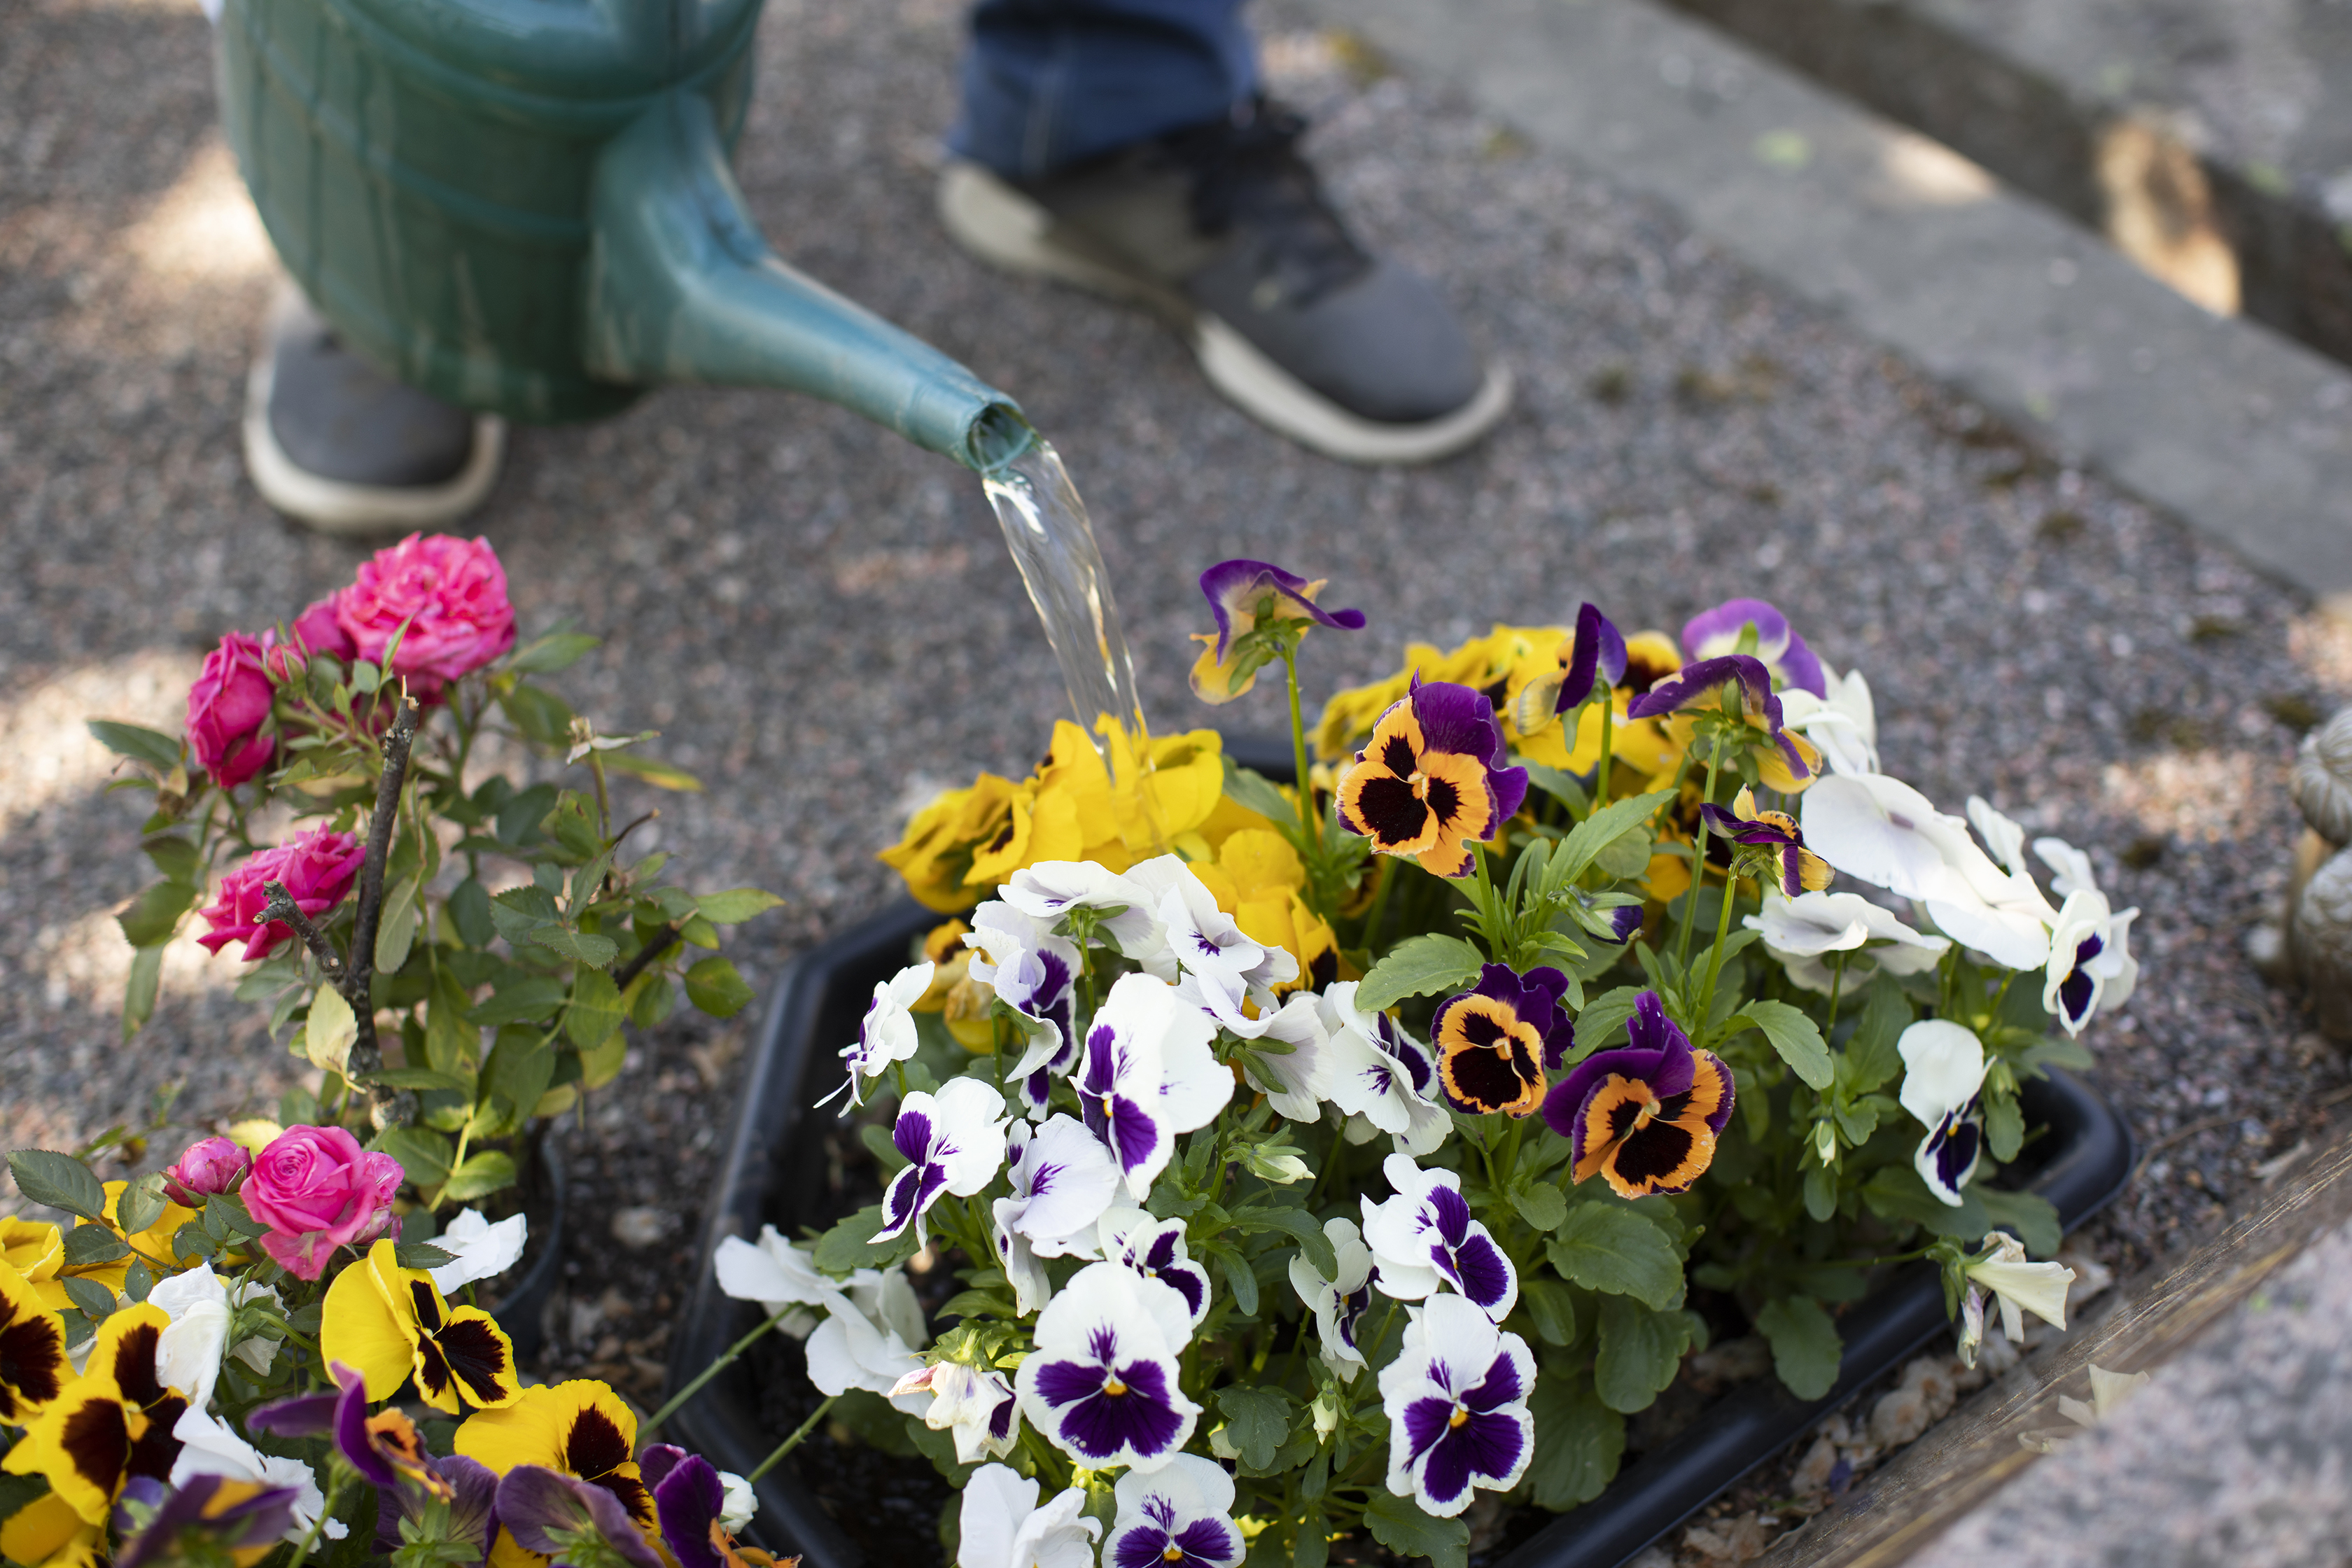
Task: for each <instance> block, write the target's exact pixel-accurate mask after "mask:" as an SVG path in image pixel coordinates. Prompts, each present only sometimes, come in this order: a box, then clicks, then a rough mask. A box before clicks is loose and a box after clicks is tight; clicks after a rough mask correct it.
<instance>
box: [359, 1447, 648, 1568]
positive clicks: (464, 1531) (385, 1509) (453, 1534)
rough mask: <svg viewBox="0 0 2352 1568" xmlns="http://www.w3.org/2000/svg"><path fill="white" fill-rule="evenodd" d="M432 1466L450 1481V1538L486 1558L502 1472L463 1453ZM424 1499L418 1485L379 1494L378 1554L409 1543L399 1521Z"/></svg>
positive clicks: (494, 1530)
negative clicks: (469, 1544)
mask: <svg viewBox="0 0 2352 1568" xmlns="http://www.w3.org/2000/svg"><path fill="white" fill-rule="evenodd" d="M658 1446H659V1445H656V1447H658ZM432 1465H433V1473H434V1474H435V1475H436V1476H438V1477H440V1478H441V1479H442V1480H443V1481H444V1482H445V1483H446V1484H447V1486H448V1488H449V1491H450V1496H449V1526H448V1529H449V1538H450V1539H451V1540H453V1541H465V1542H471V1543H472V1544H473V1545H474V1546H476V1547H478V1548H479V1549H480V1552H481V1554H482V1556H483V1557H485V1558H487V1557H488V1555H489V1552H490V1542H493V1541H495V1540H497V1539H498V1535H499V1507H498V1504H499V1473H498V1472H497V1471H496V1470H493V1469H491V1468H489V1467H488V1465H485V1464H483V1463H481V1462H480V1461H479V1460H476V1459H469V1458H466V1456H465V1455H463V1454H451V1455H450V1456H448V1457H447V1458H441V1459H435V1460H433V1461H432ZM424 1503H425V1494H424V1491H423V1489H421V1488H417V1487H395V1488H393V1489H390V1490H386V1491H383V1492H380V1493H378V1494H377V1497H376V1510H375V1550H376V1555H377V1556H379V1557H389V1556H390V1555H392V1553H394V1552H397V1551H399V1550H400V1549H401V1548H402V1547H403V1546H404V1545H406V1544H407V1542H404V1541H403V1540H402V1539H401V1534H400V1521H402V1520H404V1519H411V1518H415V1516H416V1515H417V1513H418V1512H419V1511H420V1510H422V1508H423V1506H424Z"/></svg>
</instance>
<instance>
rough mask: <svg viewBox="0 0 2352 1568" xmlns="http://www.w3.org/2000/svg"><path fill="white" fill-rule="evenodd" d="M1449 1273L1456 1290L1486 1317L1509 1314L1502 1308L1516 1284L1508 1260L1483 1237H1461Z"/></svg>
mask: <svg viewBox="0 0 2352 1568" xmlns="http://www.w3.org/2000/svg"><path fill="white" fill-rule="evenodd" d="M1448 1272H1450V1273H1451V1274H1452V1276H1453V1278H1454V1285H1455V1287H1456V1288H1457V1289H1460V1290H1461V1292H1462V1293H1463V1294H1464V1295H1465V1296H1467V1297H1468V1298H1469V1299H1470V1300H1473V1301H1475V1302H1476V1303H1477V1304H1478V1306H1479V1308H1480V1309H1481V1310H1484V1311H1485V1312H1486V1315H1487V1316H1488V1317H1494V1318H1499V1317H1504V1316H1507V1315H1508V1314H1507V1312H1506V1311H1504V1310H1501V1309H1502V1308H1503V1307H1504V1304H1505V1303H1506V1302H1507V1301H1509V1300H1511V1299H1512V1298H1513V1297H1514V1296H1515V1295H1516V1294H1517V1289H1518V1281H1517V1276H1516V1275H1515V1274H1514V1272H1513V1270H1512V1268H1511V1260H1510V1259H1509V1258H1506V1257H1504V1256H1503V1250H1502V1248H1500V1247H1496V1245H1495V1244H1494V1242H1493V1241H1491V1240H1489V1239H1488V1238H1487V1237H1485V1236H1484V1235H1480V1236H1473V1237H1465V1238H1464V1240H1463V1241H1462V1243H1461V1245H1460V1246H1458V1247H1455V1248H1454V1258H1453V1268H1451V1269H1450V1270H1448Z"/></svg>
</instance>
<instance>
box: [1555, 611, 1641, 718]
mask: <svg viewBox="0 0 2352 1568" xmlns="http://www.w3.org/2000/svg"><path fill="white" fill-rule="evenodd" d="M1596 678H1597V679H1599V681H1600V682H1601V685H1602V686H1603V687H1614V686H1615V685H1616V684H1617V683H1618V682H1619V681H1621V680H1622V679H1625V637H1624V634H1623V633H1622V632H1620V631H1619V630H1618V629H1617V627H1616V625H1615V623H1613V622H1612V621H1611V620H1610V619H1609V617H1608V616H1604V615H1602V614H1601V611H1600V609H1599V607H1598V606H1596V605H1591V604H1590V603H1588V604H1586V605H1584V606H1583V607H1582V608H1580V609H1579V610H1578V611H1577V612H1576V646H1575V648H1574V650H1573V651H1572V652H1570V655H1569V658H1568V679H1566V680H1565V681H1564V682H1563V683H1562V684H1561V686H1560V689H1559V700H1557V701H1556V702H1555V703H1554V704H1553V706H1552V711H1554V712H1555V713H1565V712H1567V711H1568V710H1570V709H1571V708H1574V707H1576V706H1577V705H1578V704H1580V703H1581V702H1583V701H1584V700H1587V699H1588V698H1590V697H1591V695H1592V689H1593V682H1594V680H1595V679H1596Z"/></svg>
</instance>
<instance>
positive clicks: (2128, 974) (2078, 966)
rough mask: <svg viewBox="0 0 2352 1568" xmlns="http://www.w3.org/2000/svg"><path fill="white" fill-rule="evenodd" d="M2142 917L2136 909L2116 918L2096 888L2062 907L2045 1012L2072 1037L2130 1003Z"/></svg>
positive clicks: (2076, 891) (2045, 988)
mask: <svg viewBox="0 0 2352 1568" xmlns="http://www.w3.org/2000/svg"><path fill="white" fill-rule="evenodd" d="M2138 918H2139V910H2136V909H2131V910H2125V911H2124V912H2123V913H2122V914H2120V915H2119V914H2116V912H2115V911H2114V910H2112V909H2110V908H2109V907H2108V905H2107V898H2106V895H2105V893H2102V892H2100V891H2099V890H2098V889H2096V888H2077V889H2074V891H2073V892H2071V893H2069V894H2067V895H2066V901H2065V902H2064V903H2063V904H2061V905H2060V906H2059V907H2058V919H2057V921H2056V923H2055V924H2053V926H2052V927H2051V928H2050V966H2049V969H2048V972H2047V973H2048V978H2047V979H2046V980H2045V981H2044V983H2043V984H2042V1010H2043V1011H2044V1012H2046V1013H2048V1014H2050V1015H2051V1016H2053V1017H2054V1018H2056V1019H2057V1020H2058V1022H2059V1024H2060V1026H2062V1027H2063V1028H2064V1029H2065V1031H2066V1032H2067V1033H2068V1034H2069V1035H2079V1034H2081V1033H2082V1032H2083V1026H2084V1025H2085V1024H2088V1023H2089V1022H2090V1021H2091V1019H2092V1016H2094V1015H2095V1014H2097V1013H2099V1012H2101V1011H2105V1010H2112V1009H2114V1008H2116V1007H2120V1006H2122V1005H2123V1004H2124V1003H2125V1002H2126V1000H2128V999H2129V998H2130V996H2131V994H2132V988H2133V986H2134V985H2135V984H2137V981H2138V978H2139V964H2138V962H2137V960H2135V959H2134V958H2133V957H2132V955H2131V946H2130V941H2131V923H2132V921H2135V920H2137V919H2138Z"/></svg>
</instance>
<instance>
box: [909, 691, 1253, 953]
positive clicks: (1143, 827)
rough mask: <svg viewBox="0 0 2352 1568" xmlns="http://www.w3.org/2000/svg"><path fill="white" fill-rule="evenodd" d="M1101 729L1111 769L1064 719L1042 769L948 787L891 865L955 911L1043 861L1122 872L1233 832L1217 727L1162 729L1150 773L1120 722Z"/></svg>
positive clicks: (920, 815) (912, 888)
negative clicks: (1223, 816) (1225, 813)
mask: <svg viewBox="0 0 2352 1568" xmlns="http://www.w3.org/2000/svg"><path fill="white" fill-rule="evenodd" d="M1097 730H1098V731H1099V732H1100V733H1102V734H1103V735H1104V736H1105V737H1107V739H1108V742H1109V747H1110V752H1111V760H1110V764H1109V765H1108V766H1106V765H1105V764H1104V762H1103V758H1102V753H1101V752H1097V750H1096V749H1095V745H1094V742H1092V741H1090V740H1088V739H1087V732H1086V731H1083V730H1081V729H1079V728H1078V727H1077V726H1076V724H1074V723H1072V722H1070V721H1068V720H1064V721H1061V722H1060V723H1058V724H1056V725H1055V726H1054V745H1053V750H1052V751H1051V752H1048V753H1047V755H1046V757H1045V761H1044V762H1043V763H1039V764H1038V766H1037V771H1036V772H1035V773H1032V774H1030V775H1029V776H1028V777H1027V778H1025V779H1021V780H1017V781H1016V780H1013V779H1008V778H1003V777H1001V776H999V775H998V774H995V773H982V774H981V775H980V777H979V778H978V779H977V780H975V781H973V783H972V784H971V787H969V788H967V789H956V790H950V791H948V792H947V793H946V794H944V795H940V797H939V798H938V799H937V800H934V801H933V802H931V804H930V805H927V806H925V807H923V809H922V810H920V811H919V812H917V813H916V814H915V816H914V818H913V820H912V821H910V822H908V824H907V832H906V836H905V837H902V838H901V839H900V840H899V841H898V843H897V844H895V845H893V846H892V847H890V848H887V849H885V850H884V851H882V860H883V863H884V864H886V865H887V866H889V867H891V868H894V869H895V870H897V871H898V874H899V875H900V876H901V877H904V878H905V879H906V880H907V891H908V892H909V893H911V894H913V895H914V896H915V898H917V899H918V900H920V901H921V902H923V903H924V904H926V905H928V906H929V907H930V908H932V909H935V910H940V912H941V913H949V914H951V913H953V912H954V911H956V910H963V909H969V908H971V906H972V905H973V904H975V903H978V902H979V901H980V900H982V899H984V898H987V897H988V896H989V895H990V894H991V893H992V892H993V891H994V890H995V889H996V888H997V886H998V885H999V884H1000V883H1002V882H1003V880H1004V879H1006V878H1008V877H1010V876H1012V875H1013V872H1015V871H1018V870H1020V869H1021V868H1023V867H1024V866H1034V865H1035V864H1037V863H1038V862H1039V861H1041V860H1093V861H1096V862H1097V863H1098V864H1100V865H1103V866H1105V867H1108V868H1110V869H1111V870H1113V871H1124V870H1126V869H1127V868H1129V866H1132V865H1134V864H1135V863H1136V862H1137V861H1138V860H1143V859H1148V858H1150V857H1151V856H1153V855H1156V854H1159V853H1160V852H1161V846H1163V845H1173V846H1175V847H1177V848H1178V849H1179V850H1180V851H1183V850H1186V849H1188V848H1190V847H1193V845H1198V846H1199V847H1202V848H1206V849H1211V850H1213V847H1214V843H1215V841H1214V840H1213V839H1211V838H1208V837H1205V835H1206V834H1207V833H1211V832H1214V831H1216V830H1217V829H1218V828H1219V827H1220V826H1226V830H1228V831H1229V830H1230V826H1228V825H1224V824H1221V823H1220V822H1219V821H1217V820H1216V819H1217V816H1218V807H1219V805H1220V804H1221V803H1223V797H1224V788H1225V765H1224V756H1223V751H1224V742H1223V740H1222V739H1221V738H1220V737H1219V736H1218V734H1217V732H1216V731H1214V730H1194V731H1192V732H1191V733H1189V734H1183V735H1167V736H1158V737H1154V738H1153V739H1152V740H1151V742H1150V755H1151V767H1150V769H1149V770H1148V771H1147V770H1144V769H1141V768H1139V767H1138V766H1137V765H1136V760H1135V753H1134V750H1133V746H1132V742H1130V741H1129V737H1128V736H1127V734H1126V733H1125V732H1124V731H1121V730H1120V729H1119V728H1118V725H1117V724H1115V723H1113V722H1112V721H1109V720H1108V719H1105V720H1104V721H1102V722H1101V723H1100V724H1099V725H1098V726H1097ZM1232 809H1233V810H1234V811H1238V810H1239V808H1238V807H1234V808H1232ZM1242 815H1243V816H1245V817H1247V818H1248V820H1250V821H1253V822H1263V820H1264V819H1263V818H1259V817H1256V816H1254V815H1252V814H1247V813H1244V814H1242ZM1238 825H1239V824H1233V825H1231V826H1238ZM1188 839H1189V840H1190V841H1191V842H1190V843H1188Z"/></svg>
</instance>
